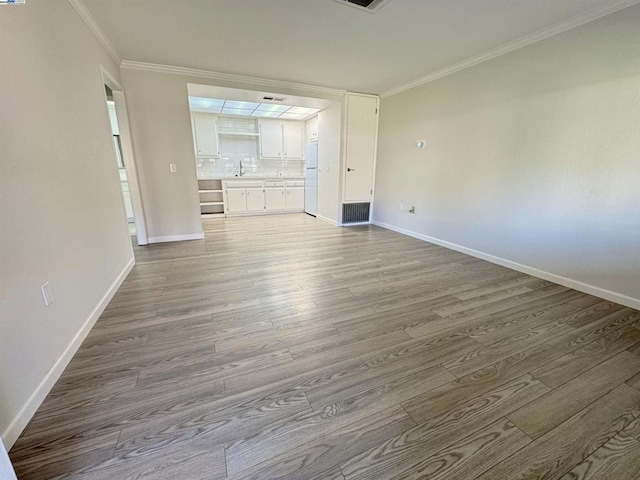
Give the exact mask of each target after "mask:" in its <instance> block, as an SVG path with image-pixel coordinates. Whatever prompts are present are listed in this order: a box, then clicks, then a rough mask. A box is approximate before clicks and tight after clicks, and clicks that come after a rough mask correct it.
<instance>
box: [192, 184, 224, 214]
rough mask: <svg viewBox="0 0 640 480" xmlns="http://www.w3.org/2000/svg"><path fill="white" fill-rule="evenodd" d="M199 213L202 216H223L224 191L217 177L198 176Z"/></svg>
mask: <svg viewBox="0 0 640 480" xmlns="http://www.w3.org/2000/svg"><path fill="white" fill-rule="evenodd" d="M198 195H199V196H200V214H201V215H202V217H203V218H215V217H224V192H223V191H222V180H221V179H219V178H199V179H198Z"/></svg>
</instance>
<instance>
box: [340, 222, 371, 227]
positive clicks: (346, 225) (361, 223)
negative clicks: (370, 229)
mask: <svg viewBox="0 0 640 480" xmlns="http://www.w3.org/2000/svg"><path fill="white" fill-rule="evenodd" d="M372 223H373V222H353V223H341V224H340V226H341V227H360V226H362V225H371V224H372Z"/></svg>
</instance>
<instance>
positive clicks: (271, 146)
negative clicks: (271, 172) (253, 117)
mask: <svg viewBox="0 0 640 480" xmlns="http://www.w3.org/2000/svg"><path fill="white" fill-rule="evenodd" d="M260 157H261V158H280V157H282V122H270V121H265V120H263V121H261V122H260Z"/></svg>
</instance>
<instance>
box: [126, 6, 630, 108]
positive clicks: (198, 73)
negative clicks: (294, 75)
mask: <svg viewBox="0 0 640 480" xmlns="http://www.w3.org/2000/svg"><path fill="white" fill-rule="evenodd" d="M639 1H640V0H639ZM120 68H126V69H128V70H142V71H145V72H155V73H169V74H172V75H184V76H188V77H199V78H208V79H212V80H223V81H227V82H235V83H248V84H252V85H256V86H259V87H279V88H287V89H298V90H306V91H309V92H314V93H322V94H325V95H332V96H343V95H344V94H345V93H346V90H339V89H335V88H328V87H318V86H316V85H306V84H304V83H293V82H285V81H283V80H270V79H266V78H258V77H247V76H244V75H234V74H231V73H219V72H210V71H208V70H198V69H195V68H186V67H175V66H171V65H160V64H157V63H146V62H134V61H130V60H123V61H122V62H121V63H120Z"/></svg>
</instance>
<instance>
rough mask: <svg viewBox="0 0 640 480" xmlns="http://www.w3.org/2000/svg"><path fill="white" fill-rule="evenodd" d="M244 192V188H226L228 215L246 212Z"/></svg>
mask: <svg viewBox="0 0 640 480" xmlns="http://www.w3.org/2000/svg"><path fill="white" fill-rule="evenodd" d="M244 190H245V189H244V188H227V211H228V212H229V213H235V212H246V211H247V201H246V199H245V192H244Z"/></svg>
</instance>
